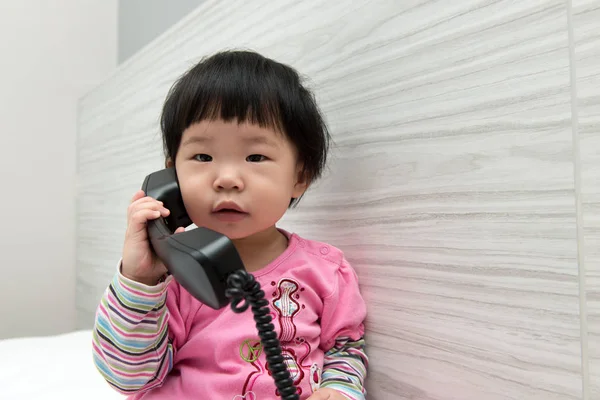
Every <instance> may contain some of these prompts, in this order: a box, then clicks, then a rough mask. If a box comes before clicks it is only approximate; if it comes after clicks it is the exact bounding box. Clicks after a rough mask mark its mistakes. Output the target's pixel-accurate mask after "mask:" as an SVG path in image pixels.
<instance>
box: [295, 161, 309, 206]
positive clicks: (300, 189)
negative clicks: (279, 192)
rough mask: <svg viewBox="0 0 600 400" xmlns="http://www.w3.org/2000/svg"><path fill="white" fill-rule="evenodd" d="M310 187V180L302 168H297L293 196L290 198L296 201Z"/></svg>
mask: <svg viewBox="0 0 600 400" xmlns="http://www.w3.org/2000/svg"><path fill="white" fill-rule="evenodd" d="M309 185H310V180H309V179H308V176H307V174H306V171H304V167H303V166H299V167H298V169H297V170H296V184H295V185H294V190H293V195H292V197H293V198H295V199H297V198H299V197H300V196H302V195H303V194H304V192H306V189H308V186H309Z"/></svg>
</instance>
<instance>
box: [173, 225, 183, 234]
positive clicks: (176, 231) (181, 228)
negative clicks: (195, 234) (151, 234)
mask: <svg viewBox="0 0 600 400" xmlns="http://www.w3.org/2000/svg"><path fill="white" fill-rule="evenodd" d="M181 232H185V228H184V227H182V226H180V227H179V228H177V229H175V233H181Z"/></svg>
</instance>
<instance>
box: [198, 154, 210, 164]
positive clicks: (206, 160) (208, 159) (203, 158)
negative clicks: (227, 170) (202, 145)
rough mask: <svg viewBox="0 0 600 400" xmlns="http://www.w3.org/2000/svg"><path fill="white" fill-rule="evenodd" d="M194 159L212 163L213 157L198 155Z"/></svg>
mask: <svg viewBox="0 0 600 400" xmlns="http://www.w3.org/2000/svg"><path fill="white" fill-rule="evenodd" d="M194 159H196V160H198V161H201V162H210V161H212V157H211V156H209V155H208V154H196V155H195V156H194Z"/></svg>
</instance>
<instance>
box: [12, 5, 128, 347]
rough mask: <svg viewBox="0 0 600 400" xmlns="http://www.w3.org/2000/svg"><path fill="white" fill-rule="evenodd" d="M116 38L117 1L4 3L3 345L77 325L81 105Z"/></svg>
mask: <svg viewBox="0 0 600 400" xmlns="http://www.w3.org/2000/svg"><path fill="white" fill-rule="evenodd" d="M116 36H117V0H102V1H91V0H87V1H82V0H61V1H48V0H27V1H17V0H14V1H0V60H1V61H0V135H1V137H2V144H1V146H0V183H1V189H0V210H2V230H1V232H0V276H1V278H0V279H1V281H2V290H0V304H1V306H0V338H6V337H14V336H28V335H42V334H53V333H58V332H63V331H68V330H70V329H73V328H74V326H75V223H74V221H75V218H74V216H75V209H74V208H75V166H76V160H75V139H76V126H77V125H76V123H77V99H78V98H79V97H80V96H82V95H83V94H84V93H85V92H86V91H88V90H89V89H90V88H92V87H94V86H96V85H98V84H99V83H100V82H101V81H102V80H104V79H105V78H106V77H107V76H108V75H109V74H110V73H111V72H112V71H113V70H114V68H115V66H116V58H117V40H116ZM17 307H18V308H17Z"/></svg>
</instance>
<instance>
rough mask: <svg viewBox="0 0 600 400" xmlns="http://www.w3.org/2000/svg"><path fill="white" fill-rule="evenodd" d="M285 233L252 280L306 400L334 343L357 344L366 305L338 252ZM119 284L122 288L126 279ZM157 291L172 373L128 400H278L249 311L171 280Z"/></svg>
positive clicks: (164, 373) (352, 273)
mask: <svg viewBox="0 0 600 400" xmlns="http://www.w3.org/2000/svg"><path fill="white" fill-rule="evenodd" d="M282 232H283V233H285V234H286V235H287V236H288V238H289V245H288V247H287V249H286V250H285V251H284V252H283V253H282V254H281V255H280V256H279V257H277V259H275V260H274V261H273V262H271V263H270V264H269V265H267V266H266V267H264V268H263V269H261V270H259V271H257V272H255V273H253V275H254V276H255V277H256V279H257V280H258V282H260V284H261V286H262V289H263V290H264V291H265V295H266V296H265V298H266V299H267V300H268V301H269V303H270V307H271V315H272V317H273V324H274V325H275V330H276V332H277V333H278V337H279V340H280V342H281V346H282V349H283V352H284V356H285V358H286V362H287V365H288V369H289V370H290V372H291V374H292V378H293V379H294V382H295V384H296V385H297V386H298V387H299V389H300V391H301V392H300V398H301V399H306V398H307V397H309V396H310V394H311V393H312V392H313V391H315V390H316V389H318V388H319V384H320V379H321V372H322V370H323V360H324V353H325V352H327V351H328V350H330V349H331V348H332V347H333V346H334V344H335V342H336V339H338V338H349V339H350V340H359V339H360V338H362V336H363V334H364V326H363V321H364V319H365V316H366V306H365V303H364V301H363V299H362V297H361V294H360V291H359V285H358V279H357V276H356V273H355V271H354V270H353V269H352V267H351V266H350V265H349V263H348V262H347V261H346V259H345V258H344V256H343V254H342V252H341V251H340V250H339V249H337V248H335V247H333V246H331V245H328V244H325V243H321V242H317V241H311V240H306V239H302V238H300V237H299V236H297V235H296V234H291V235H290V234H289V233H287V232H285V231H282ZM119 280H120V281H122V284H123V285H126V284H127V282H126V281H127V279H126V278H124V277H122V276H120V277H119ZM137 285H138V286H140V285H141V284H137ZM161 285H164V286H165V287H166V288H163V289H162V290H165V289H166V291H167V297H166V307H167V310H168V314H167V318H168V319H167V324H168V338H169V342H170V343H171V345H172V354H170V355H172V368H171V369H169V368H163V369H162V373H161V372H160V371H159V380H161V379H162V380H163V383H162V385H161V386H156V383H155V384H154V386H155V387H154V388H153V389H151V390H150V391H147V392H139V393H136V394H135V395H133V396H132V397H130V398H131V399H135V400H137V399H144V400H151V399H161V400H168V399H219V400H221V399H224V400H225V399H231V400H265V399H276V398H278V395H277V393H276V388H275V385H274V382H273V379H272V378H271V376H270V375H269V373H268V372H267V370H266V361H265V355H264V353H263V352H262V348H261V345H260V341H259V339H258V334H257V332H256V327H255V323H254V320H253V316H252V312H251V310H247V311H246V312H245V313H243V314H235V313H234V312H233V311H231V309H230V307H229V306H227V307H225V308H223V309H220V310H213V309H211V308H210V307H208V306H205V305H203V304H202V303H200V302H199V301H198V300H196V299H195V298H194V297H192V296H191V295H190V294H189V293H188V292H187V291H186V290H185V289H183V288H182V287H181V286H180V285H179V284H178V283H177V282H176V281H175V280H173V279H172V278H171V277H169V278H168V279H167V281H166V282H165V283H163V284H161ZM141 286H144V285H141ZM138 292H139V291H138ZM99 315H101V310H99ZM97 324H99V322H97ZM97 347H98V348H99V349H100V348H102V346H101V345H98V346H97ZM164 347H165V348H166V347H167V346H164ZM97 351H100V350H97ZM169 351H171V349H169ZM105 358H106V357H105ZM169 361H171V360H168V361H167V362H169ZM97 364H98V362H97ZM99 368H100V367H99ZM113 373H114V374H115V375H118V374H119V371H115V370H113ZM160 375H162V376H160Z"/></svg>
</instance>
